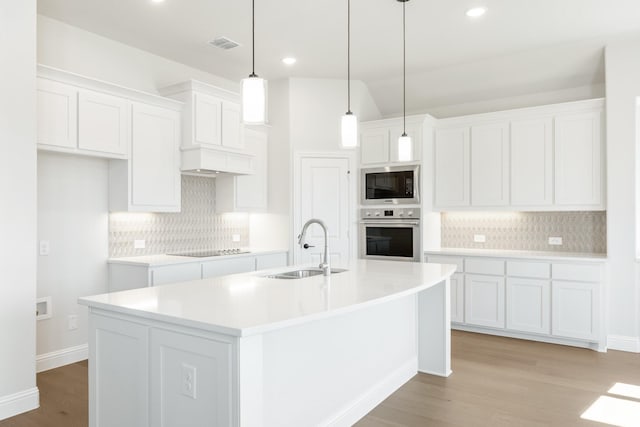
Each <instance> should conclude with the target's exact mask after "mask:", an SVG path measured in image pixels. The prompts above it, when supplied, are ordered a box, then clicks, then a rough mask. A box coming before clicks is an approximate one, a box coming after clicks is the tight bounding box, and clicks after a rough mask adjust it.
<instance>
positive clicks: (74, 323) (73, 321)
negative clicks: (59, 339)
mask: <svg viewBox="0 0 640 427" xmlns="http://www.w3.org/2000/svg"><path fill="white" fill-rule="evenodd" d="M67 319H68V320H69V330H70V331H75V330H76V329H78V316H77V315H76V314H70V315H69V317H67Z"/></svg>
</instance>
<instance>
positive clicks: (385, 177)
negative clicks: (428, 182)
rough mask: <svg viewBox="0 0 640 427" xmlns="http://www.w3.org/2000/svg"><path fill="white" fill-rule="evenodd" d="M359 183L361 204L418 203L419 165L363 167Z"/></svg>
mask: <svg viewBox="0 0 640 427" xmlns="http://www.w3.org/2000/svg"><path fill="white" fill-rule="evenodd" d="M360 183H361V199H360V202H361V203H362V204H363V205H378V204H380V205H387V204H389V205H417V204H419V203H420V166H419V165H406V166H386V167H380V168H363V169H362V170H361V176H360Z"/></svg>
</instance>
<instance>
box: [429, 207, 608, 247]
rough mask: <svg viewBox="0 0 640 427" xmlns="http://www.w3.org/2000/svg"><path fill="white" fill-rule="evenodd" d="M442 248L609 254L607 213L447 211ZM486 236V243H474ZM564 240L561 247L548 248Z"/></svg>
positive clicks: (444, 216)
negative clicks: (552, 239)
mask: <svg viewBox="0 0 640 427" xmlns="http://www.w3.org/2000/svg"><path fill="white" fill-rule="evenodd" d="M441 227H442V228H441V230H442V236H441V237H442V247H446V248H472V249H481V248H482V249H504V250H524V251H554V252H583V253H606V252H607V216H606V212H600V211H598V212H446V213H442V214H441ZM476 234H479V235H484V236H485V237H486V242H485V243H476V242H474V235H476ZM549 237H561V238H562V245H561V246H556V245H549V243H548V240H549Z"/></svg>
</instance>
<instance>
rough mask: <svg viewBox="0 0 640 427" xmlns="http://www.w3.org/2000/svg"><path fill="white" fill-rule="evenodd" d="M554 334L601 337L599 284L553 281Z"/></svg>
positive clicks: (568, 336) (589, 337)
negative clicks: (597, 286)
mask: <svg viewBox="0 0 640 427" xmlns="http://www.w3.org/2000/svg"><path fill="white" fill-rule="evenodd" d="M551 286H552V294H553V295H552V298H553V311H552V314H551V318H552V319H553V320H552V328H551V333H552V334H553V335H555V336H559V337H567V338H576V339H584V340H596V339H597V338H598V313H599V310H598V301H599V298H598V292H596V284H594V283H583V282H565V281H555V280H554V281H553V282H552V284H551Z"/></svg>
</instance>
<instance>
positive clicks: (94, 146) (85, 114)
mask: <svg viewBox="0 0 640 427" xmlns="http://www.w3.org/2000/svg"><path fill="white" fill-rule="evenodd" d="M129 109H130V102H129V101H128V100H127V99H123V98H120V97H117V96H112V95H107V94H104V93H99V92H94V91H90V90H80V93H79V95H78V148H80V149H82V150H89V151H98V152H101V153H109V154H119V155H122V156H125V155H126V154H127V148H128V145H129V140H128V138H129V132H128V131H129V123H128V119H129Z"/></svg>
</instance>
